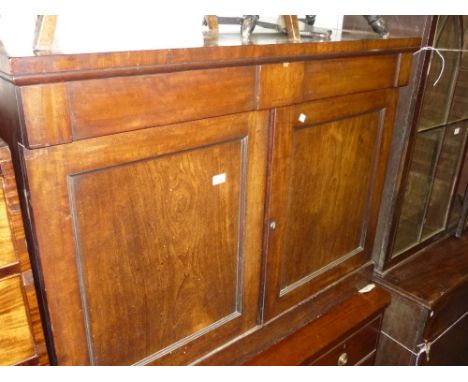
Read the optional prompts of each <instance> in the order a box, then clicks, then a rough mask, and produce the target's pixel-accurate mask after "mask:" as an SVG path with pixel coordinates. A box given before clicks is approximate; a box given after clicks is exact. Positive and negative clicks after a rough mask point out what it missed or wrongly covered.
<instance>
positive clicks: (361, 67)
mask: <svg viewBox="0 0 468 382" xmlns="http://www.w3.org/2000/svg"><path fill="white" fill-rule="evenodd" d="M411 62H412V56H411V54H400V55H397V54H391V55H376V56H364V57H346V58H336V59H323V60H311V61H302V62H291V63H281V64H268V65H262V67H261V70H260V95H259V100H260V107H261V108H269V107H278V106H286V105H290V104H292V103H300V102H304V101H313V100H317V99H322V98H329V97H335V96H340V95H346V94H352V93H361V92H367V91H372V90H377V89H387V88H392V87H398V86H404V85H405V84H407V83H408V78H409V73H410V68H411Z"/></svg>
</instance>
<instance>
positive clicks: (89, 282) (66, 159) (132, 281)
mask: <svg viewBox="0 0 468 382" xmlns="http://www.w3.org/2000/svg"><path fill="white" fill-rule="evenodd" d="M267 124H268V115H267V113H244V114H238V115H231V116H226V117H220V118H212V119H206V120H202V121H197V122H191V123H184V124H178V125H171V126H164V127H156V128H149V129H145V130H140V131H135V132H129V133H122V134H116V135H112V136H106V137H100V138H93V139H88V140H82V141H76V142H73V143H70V144H66V145H60V146H53V147H49V148H44V149H36V150H26V149H24V150H23V159H24V164H25V168H26V171H27V180H28V188H29V206H30V209H31V214H32V218H33V221H34V230H35V236H36V240H37V250H38V253H39V258H40V262H41V266H42V270H43V277H44V287H45V289H46V293H47V299H48V309H49V313H50V318H51V323H50V324H51V328H52V331H53V336H54V344H55V349H56V353H57V358H58V362H59V364H95V365H127V364H187V363H190V362H191V361H193V360H195V359H196V358H198V357H199V356H200V355H202V354H204V353H207V352H209V351H210V350H212V349H214V348H216V347H217V346H219V345H221V344H222V343H223V342H226V341H227V340H229V339H231V338H234V337H236V336H238V335H240V334H241V333H243V332H244V331H246V330H248V329H249V328H252V327H254V326H255V325H256V320H257V314H258V312H257V307H258V300H259V290H260V280H259V279H260V277H259V275H260V263H261V238H262V220H263V207H264V190H265V168H266V152H267V150H266V135H267Z"/></svg>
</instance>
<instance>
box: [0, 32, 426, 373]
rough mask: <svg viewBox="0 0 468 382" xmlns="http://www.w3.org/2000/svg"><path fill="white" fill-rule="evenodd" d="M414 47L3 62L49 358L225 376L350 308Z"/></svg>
mask: <svg viewBox="0 0 468 382" xmlns="http://www.w3.org/2000/svg"><path fill="white" fill-rule="evenodd" d="M366 36H367V39H366ZM418 45H419V39H417V38H395V39H387V40H384V39H369V35H359V34H356V35H353V36H348V37H346V38H343V39H339V38H338V39H337V41H332V42H327V43H323V42H310V41H309V42H302V43H289V42H288V41H287V39H285V38H283V37H275V36H273V37H272V36H269V37H268V36H263V37H259V38H258V40H254V41H253V42H252V43H251V44H247V45H245V44H242V42H241V41H240V40H239V41H237V42H236V43H233V42H228V43H227V44H226V46H223V40H222V39H220V40H219V41H218V40H217V37H216V36H213V35H209V36H207V39H206V46H204V47H198V48H191V49H173V50H160V51H135V52H126V53H125V52H122V53H119V52H117V53H98V54H87V55H84V54H68V55H57V54H44V55H40V56H36V57H33V56H31V57H20V58H12V57H9V58H6V59H5V60H3V61H2V62H3V63H4V64H3V65H4V66H3V67H2V71H3V82H4V84H3V86H4V88H5V90H4V91H5V93H6V94H8V97H7V98H6V99H5V101H4V103H5V104H6V103H8V102H10V104H11V105H12V106H11V107H10V108H9V109H8V110H10V111H11V113H12V114H11V116H12V119H13V122H12V123H11V125H10V126H9V127H8V128H3V130H2V131H1V133H2V134H3V135H4V136H5V137H6V139H7V138H8V139H9V140H10V144H11V145H12V146H14V147H15V150H14V152H15V158H16V159H15V160H16V170H17V172H18V174H19V176H20V184H21V187H22V188H23V190H24V193H23V194H24V196H25V197H24V200H23V203H24V207H25V211H26V213H25V215H26V218H27V226H28V233H29V236H28V238H29V241H30V248H31V251H32V252H33V258H34V259H35V260H36V261H37V264H38V273H40V277H38V280H39V282H40V287H41V290H42V291H43V293H42V294H41V296H42V299H43V305H44V307H46V309H45V310H44V312H43V315H44V316H45V318H46V324H47V325H46V328H47V332H48V340H49V342H48V343H49V352H50V354H51V355H52V359H53V362H54V363H58V364H61V365H68V364H74V365H77V364H85V365H86V364H94V365H122V364H139V365H142V364H150V365H157V364H161V365H174V364H240V363H242V362H244V361H245V359H246V357H250V356H253V355H254V354H257V353H259V352H261V351H263V350H265V349H266V348H268V347H269V346H271V345H272V344H273V343H275V342H277V341H278V340H280V339H281V338H284V337H285V336H287V335H288V334H291V333H293V332H294V331H296V330H298V329H299V328H301V327H303V326H304V325H306V324H307V323H309V322H311V321H313V320H314V319H315V318H317V317H318V316H321V315H324V314H325V313H326V312H327V311H331V309H333V308H334V307H336V306H337V305H338V304H340V303H344V302H345V301H346V300H347V299H349V298H353V297H352V296H355V295H356V292H357V290H359V289H360V288H362V287H363V286H365V285H366V284H368V283H369V280H370V279H371V272H372V262H371V257H370V256H371V253H370V251H371V248H372V243H373V238H374V231H375V225H376V218H377V213H378V209H379V205H380V195H381V188H382V183H383V178H384V174H385V169H386V163H387V159H388V152H389V147H390V143H391V138H392V134H393V114H394V109H395V104H396V101H397V94H398V88H399V87H400V86H404V85H405V84H406V83H407V81H408V76H409V71H410V67H411V59H412V52H413V51H415V50H416V49H417V48H418ZM15 102H16V104H15ZM382 298H383V297H382ZM385 299H386V298H384V300H385ZM385 301H386V300H385ZM384 305H385V304H383V305H382V306H384ZM353 314H355V315H357V316H359V317H358V318H356V322H364V321H365V320H366V319H367V318H368V316H366V314H365V313H364V312H360V311H354V312H353ZM335 334H337V335H338V333H335Z"/></svg>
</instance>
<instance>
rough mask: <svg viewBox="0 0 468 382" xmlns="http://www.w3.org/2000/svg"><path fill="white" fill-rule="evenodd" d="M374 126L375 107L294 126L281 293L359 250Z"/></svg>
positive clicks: (376, 130) (376, 128) (375, 139)
mask: <svg viewBox="0 0 468 382" xmlns="http://www.w3.org/2000/svg"><path fill="white" fill-rule="evenodd" d="M379 125H380V112H379V111H375V112H371V113H369V114H363V115H360V116H355V117H350V118H345V119H342V120H339V121H335V122H330V123H325V124H321V125H312V126H307V127H304V128H298V129H294V130H293V136H292V155H291V180H290V188H289V195H288V206H287V208H288V211H287V217H286V219H287V220H286V223H285V224H286V226H285V228H284V229H285V242H284V247H283V249H282V258H283V264H282V277H281V288H282V292H283V293H284V292H285V291H287V290H288V289H291V288H294V286H297V285H300V283H301V282H305V281H306V280H307V279H310V278H311V276H313V275H314V274H315V273H317V272H319V271H320V270H321V269H323V268H324V267H327V266H328V265H330V264H332V263H333V262H335V261H338V260H344V259H345V258H348V257H351V256H353V255H355V254H357V253H359V252H361V251H362V250H363V246H364V241H365V233H366V225H367V220H366V213H367V212H368V204H369V192H370V180H371V177H372V175H373V163H374V160H375V158H374V157H375V153H376V150H375V148H376V144H378V137H379ZM344 206H346V208H344Z"/></svg>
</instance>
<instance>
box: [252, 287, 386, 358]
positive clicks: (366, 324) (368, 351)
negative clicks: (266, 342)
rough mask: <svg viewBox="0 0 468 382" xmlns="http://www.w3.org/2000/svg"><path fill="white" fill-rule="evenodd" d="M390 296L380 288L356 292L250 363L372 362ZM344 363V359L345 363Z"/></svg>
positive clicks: (255, 356) (260, 353)
mask: <svg viewBox="0 0 468 382" xmlns="http://www.w3.org/2000/svg"><path fill="white" fill-rule="evenodd" d="M389 302H390V296H389V295H388V293H387V292H385V291H384V290H382V289H380V288H375V289H374V290H372V291H371V292H369V293H367V294H360V293H358V294H356V295H354V296H352V297H350V298H349V299H347V300H345V301H344V302H342V303H341V304H339V305H336V306H335V307H334V308H332V309H330V310H329V311H328V312H327V313H325V314H323V315H322V316H320V317H319V318H317V319H315V320H313V321H311V322H310V323H309V324H307V325H305V326H304V327H302V328H300V329H298V330H296V331H295V332H294V333H292V334H290V335H288V336H287V337H285V338H283V339H282V340H280V341H279V342H276V343H275V344H273V345H272V346H270V347H268V348H267V349H263V350H262V351H261V352H259V353H257V354H255V355H252V356H251V357H250V358H248V359H247V361H244V363H243V364H244V365H246V366H299V365H302V366H307V365H337V363H338V358H339V357H340V356H341V355H342V354H343V353H346V355H345V356H343V357H342V360H343V359H345V358H346V362H345V363H346V364H347V365H356V364H363V365H367V364H368V363H371V362H372V359H373V357H374V355H375V350H376V346H377V341H378V338H379V333H380V325H381V321H382V316H383V312H384V310H385V308H386V307H387V306H388V304H389ZM343 363H344V362H343Z"/></svg>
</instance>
